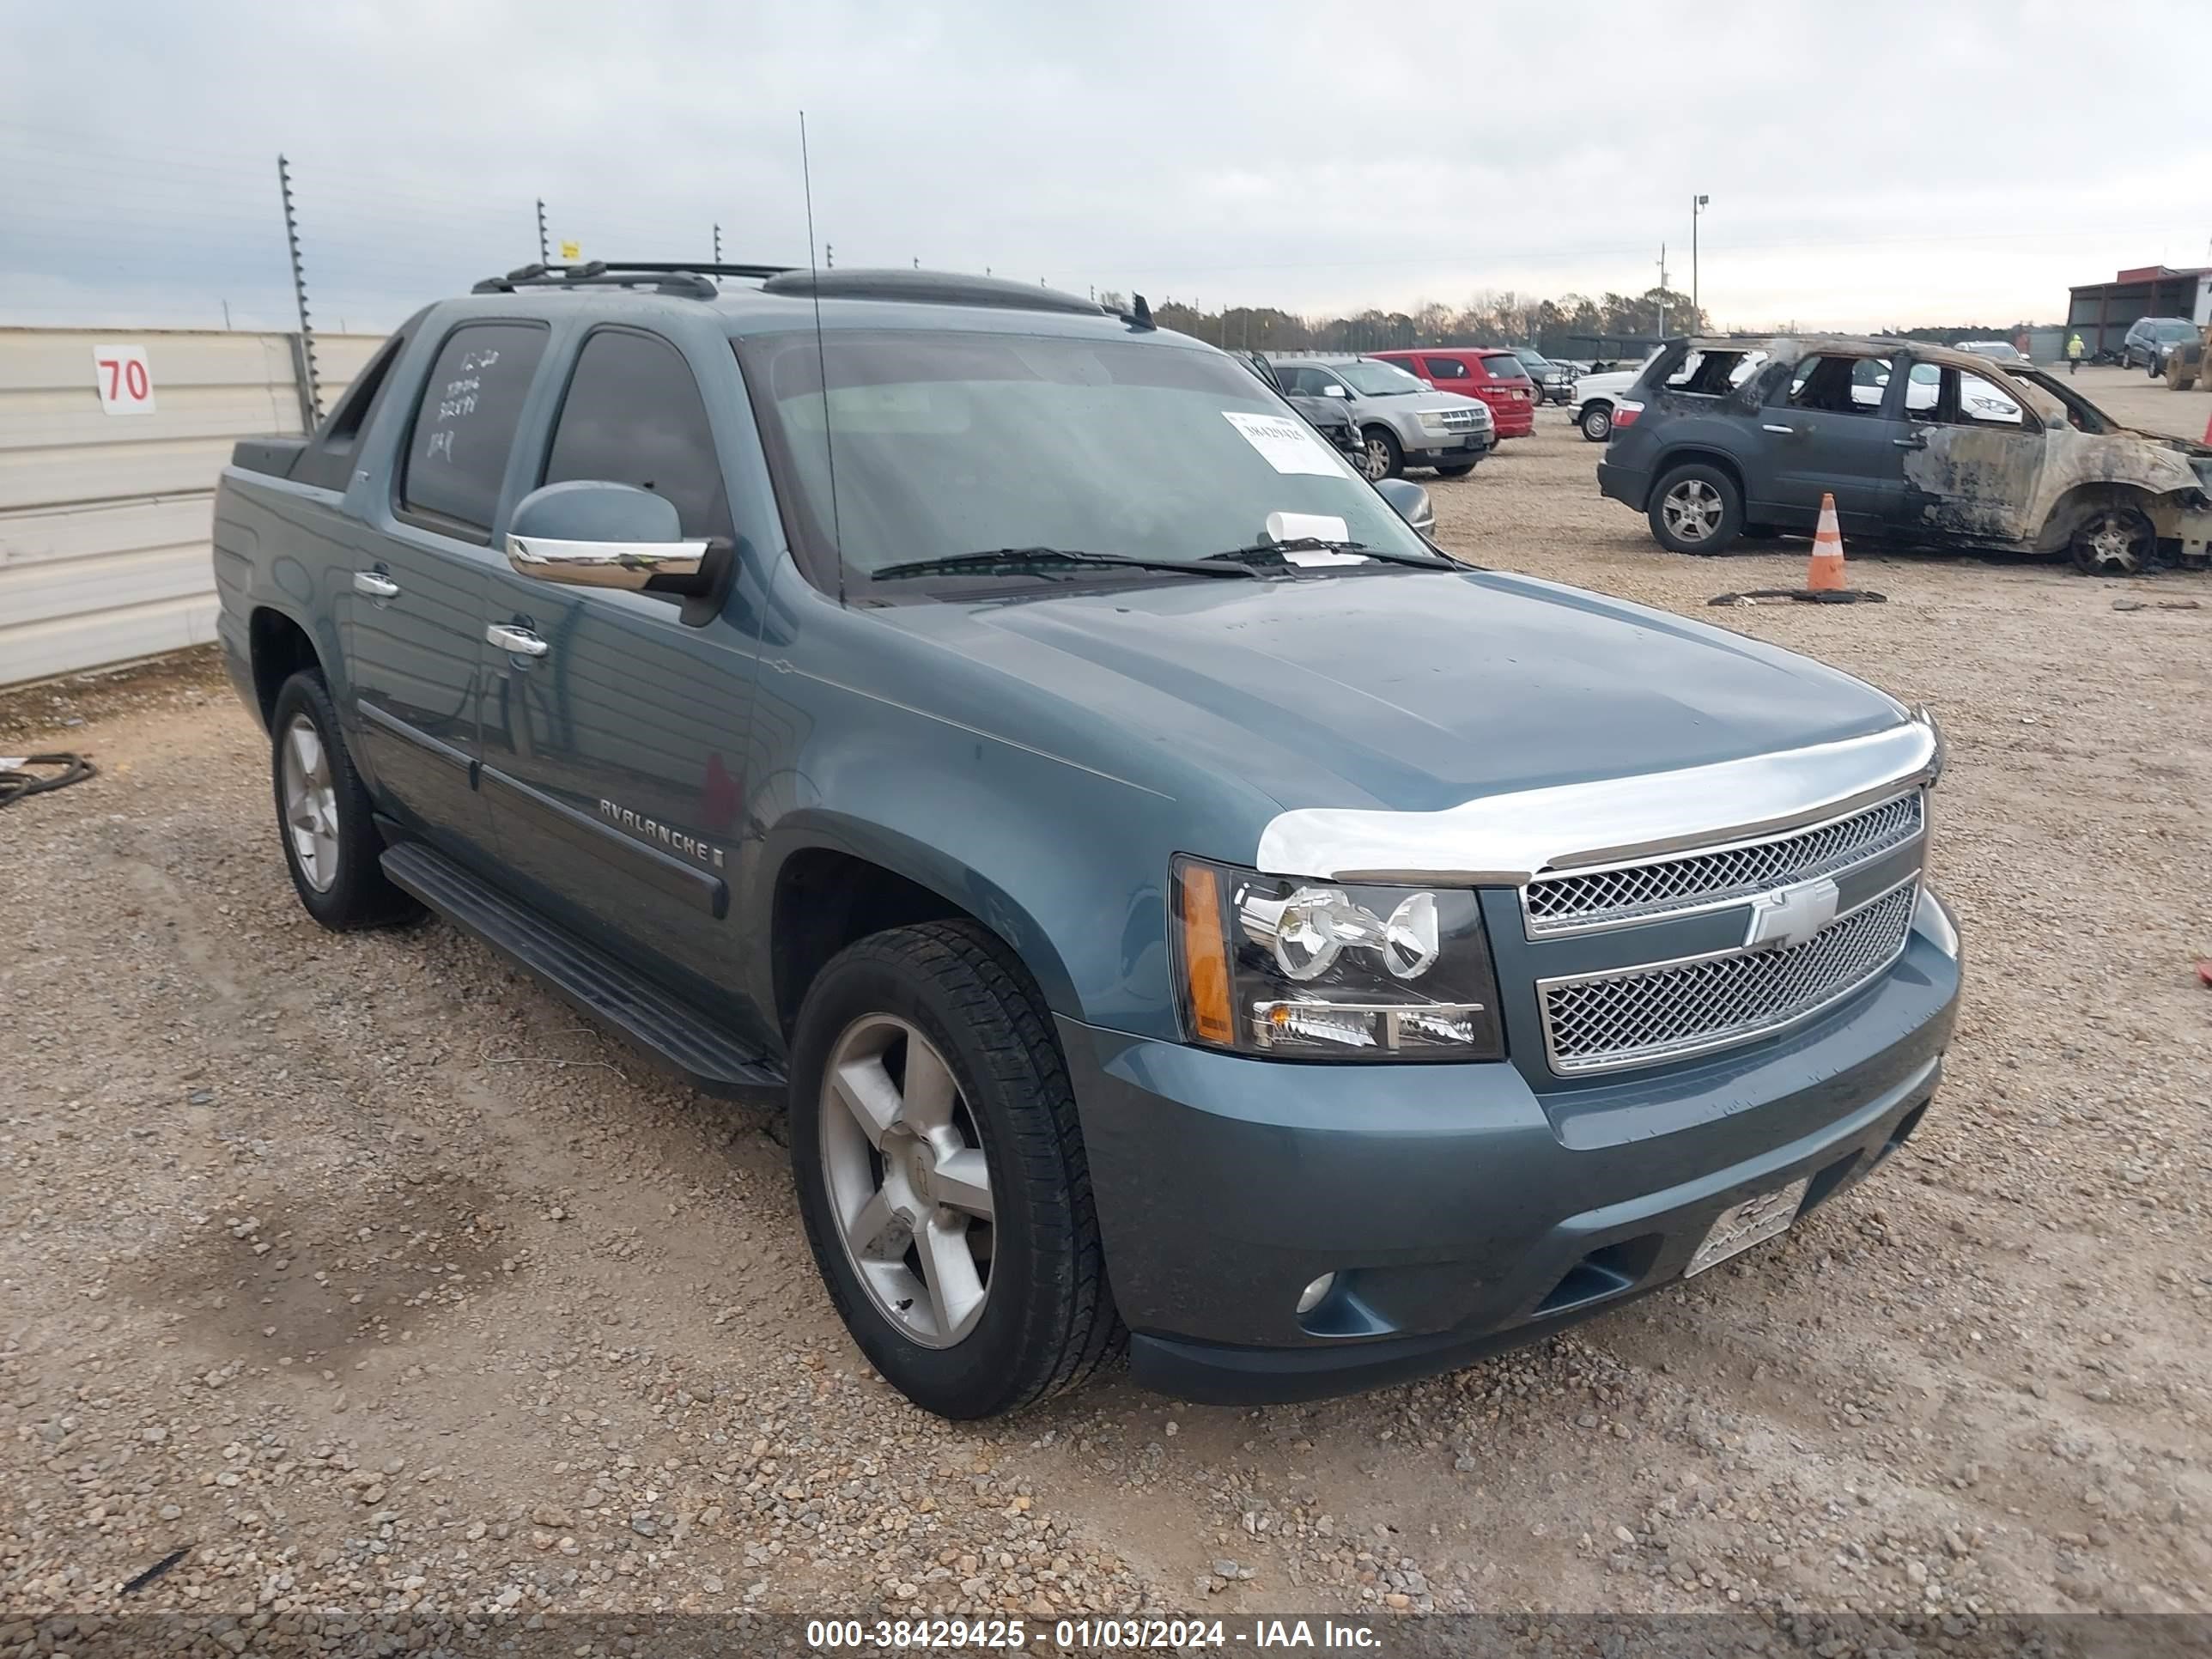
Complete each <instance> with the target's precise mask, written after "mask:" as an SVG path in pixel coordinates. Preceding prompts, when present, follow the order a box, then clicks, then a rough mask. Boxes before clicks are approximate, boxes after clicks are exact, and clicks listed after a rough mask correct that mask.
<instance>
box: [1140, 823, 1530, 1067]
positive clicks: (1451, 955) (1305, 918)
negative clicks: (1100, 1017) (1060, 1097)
mask: <svg viewBox="0 0 2212 1659" xmlns="http://www.w3.org/2000/svg"><path fill="white" fill-rule="evenodd" d="M1173 887H1174V901H1175V903H1174V921H1173V923H1172V928H1173V932H1174V934H1175V946H1176V950H1175V956H1176V968H1177V971H1178V986H1177V988H1178V991H1179V994H1180V996H1181V999H1182V1011H1183V1026H1184V1029H1185V1030H1187V1031H1188V1033H1189V1035H1190V1036H1191V1037H1192V1038H1193V1039H1194V1041H1196V1042H1206V1043H1211V1044H1212V1045H1214V1046H1215V1047H1218V1048H1233V1049H1236V1050H1237V1051H1238V1052H1240V1053H1243V1054H1268V1055H1273V1056H1276V1057H1279V1058H1283V1059H1295V1060H1498V1059H1500V1058H1502V1057H1503V1056H1504V1052H1505V1050H1504V1042H1503V1040H1502V1038H1501V1037H1500V1036H1499V1026H1498V985H1497V979H1496V976H1495V975H1494V974H1493V972H1492V968H1491V963H1490V941H1489V939H1487V938H1486V936H1485V935H1484V933H1483V929H1482V908H1481V905H1480V902H1478V901H1477V899H1476V896H1475V895H1474V893H1473V892H1471V891H1468V890H1466V889H1463V888H1462V889H1437V890H1429V889H1423V888H1410V887H1378V886H1372V885H1369V884H1364V883H1362V884H1354V883H1340V882H1316V881H1295V880H1290V879H1286V878H1282V877H1278V876H1262V875H1258V874H1255V872H1252V871H1249V870H1240V869H1237V868H1236V867H1234V866H1230V865H1222V864H1209V863H1206V862H1205V861H1204V860H1199V859H1192V858H1178V859H1177V860H1176V861H1175V870H1174V876H1173Z"/></svg>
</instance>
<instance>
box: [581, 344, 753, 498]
mask: <svg viewBox="0 0 2212 1659" xmlns="http://www.w3.org/2000/svg"><path fill="white" fill-rule="evenodd" d="M572 478H599V479H604V480H606V481H607V482H609V483H626V484H635V485H637V486H638V487H639V488H641V489H650V490H651V491H653V494H655V495H660V496H664V497H665V498H666V499H667V500H668V501H672V502H673V503H675V507H676V516H677V519H678V521H679V522H680V523H681V524H682V526H683V527H684V534H685V535H686V536H727V535H728V534H729V533H730V501H729V495H728V492H727V489H726V485H725V484H724V483H723V479H722V462H721V458H720V456H718V455H717V454H716V453H714V434H713V432H712V430H711V429H710V428H708V424H707V405H706V404H704V403H703V402H702V401H701V400H700V397H699V383H698V381H697V380H695V379H693V378H692V374H691V369H690V365H688V364H687V363H685V362H684V358H683V356H682V354H681V353H679V352H678V350H677V349H676V348H675V347H673V346H671V345H670V344H669V343H667V342H666V341H665V340H658V339H655V338H653V337H652V336H650V335H646V334H636V333H633V332H631V331H629V330H628V329H614V328H610V329H602V330H601V331H599V332H598V333H596V334H594V335H592V337H590V338H589V339H587V340H586V341H585V342H584V349H583V351H582V352H581V353H580V355H579V356H578V357H577V359H576V372H575V374H574V375H572V376H571V377H570V378H569V380H568V395H567V396H566V397H564V398H562V400H561V415H560V418H559V420H558V421H557V422H556V423H555V425H554V428H553V445H552V447H551V448H550V450H548V451H547V452H546V456H545V476H544V477H543V478H542V479H541V480H539V482H540V483H567V482H568V480H570V479H572Z"/></svg>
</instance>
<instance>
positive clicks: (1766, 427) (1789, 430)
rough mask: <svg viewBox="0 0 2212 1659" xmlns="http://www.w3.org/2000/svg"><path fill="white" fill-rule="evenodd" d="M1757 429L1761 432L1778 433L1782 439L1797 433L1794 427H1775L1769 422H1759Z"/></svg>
mask: <svg viewBox="0 0 2212 1659" xmlns="http://www.w3.org/2000/svg"><path fill="white" fill-rule="evenodd" d="M1759 430H1760V431H1761V432H1779V433H1781V434H1782V435H1784V437H1794V436H1796V432H1797V428H1796V427H1794V426H1777V425H1776V424H1775V423H1774V422H1771V421H1761V422H1759Z"/></svg>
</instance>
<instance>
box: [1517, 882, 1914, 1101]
mask: <svg viewBox="0 0 2212 1659" xmlns="http://www.w3.org/2000/svg"><path fill="white" fill-rule="evenodd" d="M1919 892H1920V884H1919V880H1918V878H1917V877H1915V878H1913V879H1911V880H1909V881H1907V882H1905V884H1903V885H1902V886H1899V887H1893V888H1892V889H1890V890H1889V891H1887V893H1884V894H1882V895H1881V896H1880V897H1878V898H1875V899H1872V900H1869V902H1866V903H1864V904H1862V905H1860V906H1859V907H1858V908H1857V909H1855V910H1852V911H1850V912H1849V913H1847V914H1846V915H1840V916H1838V917H1837V918H1836V920H1835V921H1832V922H1830V923H1829V924H1828V925H1827V926H1826V927H1824V928H1822V929H1821V930H1820V932H1819V933H1815V934H1814V935H1813V937H1812V938H1810V939H1807V940H1806V941H1805V942H1804V943H1803V944H1802V945H1791V946H1789V947H1788V948H1786V949H1784V950H1779V951H1721V952H1718V953H1717V954H1714V955H1711V956H1705V957H1685V958H1682V959H1680V960H1678V961H1674V962H1655V963H1647V964H1644V965H1643V966H1640V967H1635V968H1622V969H1611V970H1608V971H1607V972H1604V973H1599V974H1589V975H1579V976H1576V977H1571V978H1563V979H1548V980H1539V981H1537V982H1536V1000H1537V1005H1538V1007H1539V1010H1540V1012H1541V1015H1542V1018H1543V1026H1544V1048H1545V1052H1546V1053H1547V1055H1548V1056H1549V1058H1550V1060H1551V1066H1552V1069H1553V1071H1554V1072H1556V1073H1559V1074H1560V1075H1561V1076H1574V1075H1577V1074H1579V1073H1589V1072H1609V1071H1613V1070H1614V1069H1616V1068H1618V1067H1620V1066H1644V1065H1650V1064H1652V1063H1654V1062H1656V1061H1658V1060H1677V1059H1680V1058H1682V1057H1683V1056H1685V1055H1688V1054H1702V1053H1704V1052H1705V1051H1706V1050H1708V1049H1712V1048H1727V1047H1729V1045H1730V1044H1733V1043H1737V1042H1749V1041H1750V1040H1751V1039H1752V1038H1753V1037H1757V1036H1765V1035H1766V1034H1767V1033H1769V1032H1772V1031H1777V1030H1781V1029H1782V1028H1783V1027H1784V1026H1786V1025H1790V1024H1796V1022H1797V1021H1799V1020H1802V1019H1804V1018H1808V1017H1809V1016H1811V1015H1813V1014H1815V1013H1818V1012H1820V1010H1821V1009H1822V1008H1825V1007H1826V1006H1828V1005H1829V1004H1831V1003H1832V1002H1835V1001H1838V1000H1840V999H1841V998H1844V997H1846V996H1849V995H1850V994H1851V993H1852V992H1853V991H1856V990H1857V989H1859V988H1860V987H1863V986H1864V985H1866V984H1868V983H1869V982H1870V981H1873V980H1874V979H1875V977H1876V976H1877V975H1880V974H1881V972H1882V971H1883V970H1884V969H1887V967H1888V966H1889V965H1890V963H1893V962H1894V961H1896V960H1897V958H1898V957H1899V956H1900V955H1901V954H1902V953H1903V952H1904V950H1905V939H1906V936H1907V934H1908V933H1910V932H1911V927H1912V912H1913V907H1914V905H1915V904H1916V903H1917V901H1918V898H1919Z"/></svg>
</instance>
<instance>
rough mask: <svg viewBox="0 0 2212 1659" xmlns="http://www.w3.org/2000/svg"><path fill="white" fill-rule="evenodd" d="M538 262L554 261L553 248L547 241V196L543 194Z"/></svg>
mask: <svg viewBox="0 0 2212 1659" xmlns="http://www.w3.org/2000/svg"><path fill="white" fill-rule="evenodd" d="M552 263H553V250H552V249H551V248H550V246H547V245H546V241H545V198H544V197H543V196H541V197H538V264H541V265H550V264H552Z"/></svg>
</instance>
